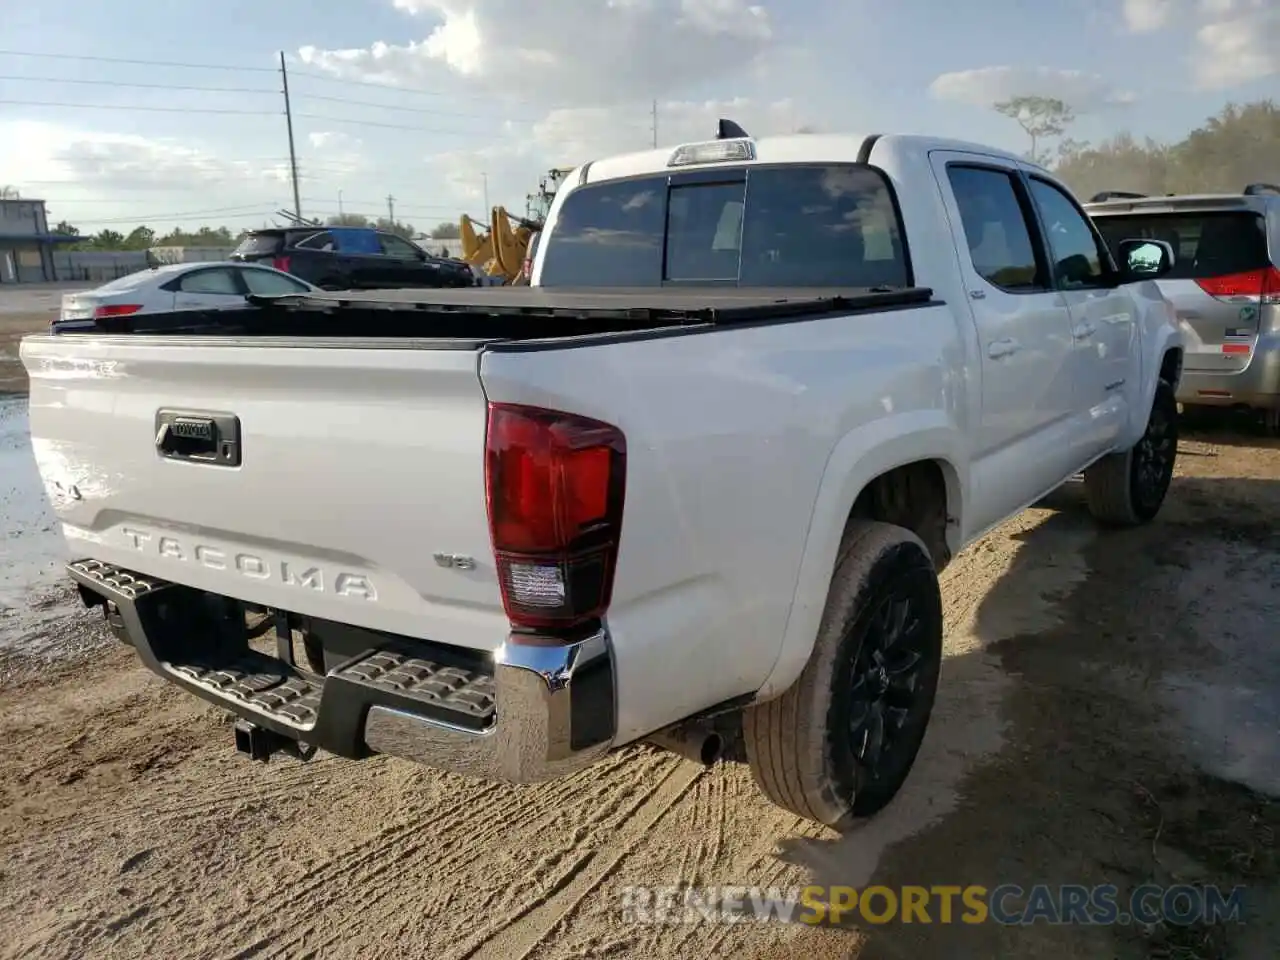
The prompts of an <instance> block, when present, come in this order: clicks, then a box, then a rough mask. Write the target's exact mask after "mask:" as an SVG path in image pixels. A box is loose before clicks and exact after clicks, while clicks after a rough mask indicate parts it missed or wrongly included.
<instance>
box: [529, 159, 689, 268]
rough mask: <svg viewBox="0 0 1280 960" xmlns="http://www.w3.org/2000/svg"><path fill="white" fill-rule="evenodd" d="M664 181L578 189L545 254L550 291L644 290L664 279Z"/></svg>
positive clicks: (567, 206)
mask: <svg viewBox="0 0 1280 960" xmlns="http://www.w3.org/2000/svg"><path fill="white" fill-rule="evenodd" d="M666 210H667V184H666V178H665V177H663V178H661V179H656V178H647V179H644V180H632V181H627V182H623V183H603V184H600V185H599V186H589V187H582V188H581V189H578V190H575V191H574V192H573V193H572V194H570V195H569V197H568V199H566V200H565V204H564V207H563V208H562V209H561V210H560V216H559V217H558V218H557V219H556V225H555V228H554V229H553V230H552V231H551V233H550V235H549V239H548V241H547V249H546V252H545V253H544V254H543V263H542V280H541V282H542V284H543V286H548V287H553V286H554V287H578V286H581V287H647V286H652V285H654V284H656V283H658V282H659V281H660V279H661V277H662V234H663V230H664V228H665V224H666Z"/></svg>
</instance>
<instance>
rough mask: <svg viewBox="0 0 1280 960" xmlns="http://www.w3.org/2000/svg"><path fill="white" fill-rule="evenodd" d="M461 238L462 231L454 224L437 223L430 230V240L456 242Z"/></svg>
mask: <svg viewBox="0 0 1280 960" xmlns="http://www.w3.org/2000/svg"><path fill="white" fill-rule="evenodd" d="M461 236H462V231H461V229H459V227H458V225H457V224H456V223H449V222H447V221H446V222H445V223H437V224H436V225H435V226H434V227H432V228H431V239H432V240H457V239H458V238H459V237H461Z"/></svg>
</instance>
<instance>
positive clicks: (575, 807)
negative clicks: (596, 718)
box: [213, 754, 654, 960]
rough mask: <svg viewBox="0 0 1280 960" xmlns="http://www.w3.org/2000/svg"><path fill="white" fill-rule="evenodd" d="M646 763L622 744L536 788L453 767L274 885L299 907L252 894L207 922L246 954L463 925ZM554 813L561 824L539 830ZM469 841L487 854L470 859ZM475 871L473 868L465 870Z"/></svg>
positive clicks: (599, 815)
mask: <svg viewBox="0 0 1280 960" xmlns="http://www.w3.org/2000/svg"><path fill="white" fill-rule="evenodd" d="M637 764H638V765H639V766H638V768H637ZM624 765H626V766H630V767H632V768H633V773H632V775H631V776H629V777H625V778H624V777H615V776H612V774H613V773H614V772H615V771H616V770H617V769H618V768H620V767H623V766H624ZM653 765H654V761H653V760H652V759H650V760H649V761H648V762H646V760H645V758H644V757H643V756H635V755H630V756H628V755H625V754H624V755H620V756H617V757H611V758H609V759H608V760H606V761H604V762H603V763H602V764H601V769H599V770H595V769H594V768H593V771H592V772H589V775H585V776H584V775H583V774H579V775H577V776H574V777H570V778H568V779H566V780H562V781H553V782H552V783H549V784H544V785H540V786H537V787H510V786H506V785H503V784H496V783H489V784H481V785H479V786H478V787H477V786H474V785H472V784H470V783H469V782H468V781H466V780H463V779H462V778H449V780H448V781H447V782H448V783H449V785H450V786H462V787H463V790H462V791H460V792H457V793H455V792H454V791H452V790H451V791H450V794H449V801H450V802H448V803H447V804H446V805H444V806H443V807H439V806H426V807H424V806H418V805H410V806H406V807H402V808H400V810H401V811H403V812H402V815H401V817H400V818H398V819H399V822H398V823H396V824H395V825H394V826H391V827H387V828H384V829H383V830H381V831H379V832H378V833H377V834H376V835H374V836H372V837H369V838H368V839H367V840H364V841H362V842H359V843H357V844H355V845H353V846H352V847H350V848H348V849H346V850H344V851H341V852H340V853H338V854H337V855H335V856H333V857H332V858H331V859H329V860H327V861H326V862H325V863H323V864H321V865H319V866H317V867H315V868H314V869H312V870H309V871H308V872H307V873H306V874H304V875H303V876H301V877H299V878H296V879H295V880H293V881H292V882H287V883H284V884H281V885H280V887H279V888H278V889H277V891H276V893H275V894H274V899H276V900H277V901H279V900H283V901H284V902H295V903H298V902H301V903H307V904H308V910H307V912H306V914H305V915H304V916H301V917H300V916H297V915H291V916H282V915H281V914H280V912H279V911H277V910H273V909H272V908H271V906H270V905H269V904H263V905H262V906H261V907H256V908H254V909H252V910H251V911H249V912H248V913H247V914H245V915H244V916H242V917H240V918H238V919H237V920H233V921H230V922H225V923H222V924H219V925H218V926H217V927H216V928H215V930H214V931H213V932H214V933H215V934H216V935H218V936H219V937H220V938H222V939H223V940H224V942H229V943H231V944H234V945H239V949H238V950H236V952H235V953H234V954H231V956H233V957H235V958H237V960H246V958H250V957H257V956H262V955H271V956H296V955H297V954H298V952H299V951H301V950H303V949H304V948H305V949H306V950H308V951H310V950H315V949H320V950H321V951H322V952H321V955H329V954H328V953H327V952H325V948H329V947H335V946H341V945H342V944H346V943H351V942H354V941H359V940H361V939H363V938H364V936H366V935H371V936H377V937H379V938H382V937H384V936H385V934H386V931H387V928H388V927H394V926H395V925H397V923H401V924H403V923H405V922H406V917H412V919H413V920H414V921H415V922H417V923H418V924H421V921H422V920H424V919H427V918H429V919H430V920H431V921H432V924H433V926H437V927H438V926H441V925H444V924H446V923H448V921H449V920H450V919H454V921H455V922H457V923H459V924H466V923H467V922H468V921H467V919H466V917H467V916H474V915H475V913H476V911H477V910H481V909H495V908H494V907H493V906H492V904H493V901H494V900H495V899H497V897H498V896H500V895H501V894H503V893H504V892H509V891H510V890H511V889H512V887H513V883H514V881H518V880H523V879H525V877H526V876H528V875H529V874H533V882H534V883H536V882H537V878H538V876H539V875H545V874H547V873H548V872H551V873H553V874H554V871H555V870H556V867H557V866H558V865H559V864H560V863H561V861H562V860H563V859H564V857H565V856H567V855H569V854H571V853H572V852H573V850H574V849H575V847H576V845H577V844H579V843H581V842H584V841H585V840H587V839H589V838H590V837H591V836H592V835H593V834H594V833H595V832H596V831H597V830H598V829H599V828H600V826H601V821H602V820H604V819H606V818H608V816H609V815H610V814H611V813H612V812H613V811H615V810H617V809H618V808H619V807H620V806H621V804H622V803H624V802H625V800H626V799H627V797H628V796H630V795H632V788H633V787H634V785H635V784H636V782H637V780H639V781H643V780H645V779H648V771H649V770H651V769H652V767H653ZM584 812H585V814H586V817H585V819H584V817H583V814H584ZM557 820H563V821H564V823H563V824H561V825H560V826H559V827H557V828H556V829H554V830H552V829H550V828H552V826H553V825H554V823H555V821H557ZM548 833H551V834H552V835H554V836H560V835H561V834H563V835H564V839H566V840H568V841H570V842H569V843H568V844H567V845H566V844H565V843H563V842H562V843H557V844H555V845H548V844H546V843H540V842H539V838H543V837H545V836H546V835H547V834H548ZM522 850H528V851H530V852H531V855H532V858H533V859H534V862H532V863H522V862H519V860H516V862H511V861H512V860H513V857H512V854H519V853H520V852H521V851H522ZM481 851H484V852H486V853H487V854H488V856H487V857H481V858H478V857H477V853H478V852H481ZM495 851H503V856H504V857H505V858H506V859H507V860H508V862H507V863H503V862H502V859H501V858H494V856H493V854H494V852H495ZM539 854H540V856H538V855H539ZM495 859H497V862H494V860H495ZM477 871H483V874H482V875H479V876H474V877H473V876H471V874H473V873H476V872H477ZM441 880H447V883H446V884H444V885H443V886H444V889H440V886H441V884H440V881H441ZM525 889H527V888H525ZM485 894H488V895H489V896H488V897H487V899H486V898H485V897H484V895H485ZM463 895H465V897H466V900H467V903H466V910H465V915H463V916H458V910H457V909H454V906H455V905H454V904H453V902H452V901H453V900H454V899H455V897H461V896H463ZM419 933H421V928H419ZM433 933H434V934H436V936H433V939H438V940H440V941H441V942H444V943H450V942H456V939H457V938H456V937H453V936H451V935H450V934H449V932H448V931H447V930H437V931H433ZM284 938H287V939H284ZM432 955H433V956H434V955H435V954H434V953H433V954H432Z"/></svg>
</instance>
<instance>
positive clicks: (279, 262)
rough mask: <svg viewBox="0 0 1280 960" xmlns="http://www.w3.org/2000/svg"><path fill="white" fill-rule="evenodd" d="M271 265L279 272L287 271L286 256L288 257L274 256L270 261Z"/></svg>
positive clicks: (287, 260)
mask: <svg viewBox="0 0 1280 960" xmlns="http://www.w3.org/2000/svg"><path fill="white" fill-rule="evenodd" d="M271 266H273V267H275V268H276V269H277V270H279V271H280V272H281V273H288V272H289V258H288V257H275V258H274V259H273V260H272V261H271Z"/></svg>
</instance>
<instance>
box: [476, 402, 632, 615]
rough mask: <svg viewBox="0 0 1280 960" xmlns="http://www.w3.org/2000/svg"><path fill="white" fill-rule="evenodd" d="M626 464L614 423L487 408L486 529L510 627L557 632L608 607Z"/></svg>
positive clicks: (504, 407) (530, 409) (512, 407)
mask: <svg viewBox="0 0 1280 960" xmlns="http://www.w3.org/2000/svg"><path fill="white" fill-rule="evenodd" d="M626 468H627V448H626V439H625V438H624V437H623V435H622V431H621V430H619V429H618V428H617V427H614V426H611V425H610V424H607V423H601V422H600V421H598V420H591V419H588V418H586V417H579V416H575V415H573V414H568V413H560V412H559V411H555V410H544V409H541V408H539V407H526V406H519V405H514V404H503V403H491V404H489V423H488V430H487V433H486V440H485V493H486V499H487V502H488V508H489V532H490V535H491V537H492V539H493V552H494V559H495V560H496V562H497V568H498V581H499V583H500V584H501V587H502V602H503V606H504V607H505V608H506V613H507V619H508V620H510V621H511V625H512V626H513V627H517V628H541V629H547V628H560V629H564V628H567V627H573V626H577V625H580V624H582V623H584V622H587V621H590V620H594V619H596V618H598V617H600V616H602V615H603V614H604V612H605V611H606V610H607V609H608V607H609V600H610V597H611V595H612V593H613V575H614V568H615V565H616V563H617V559H618V543H619V540H620V534H621V532H622V505H623V499H624V497H625V493H626Z"/></svg>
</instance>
